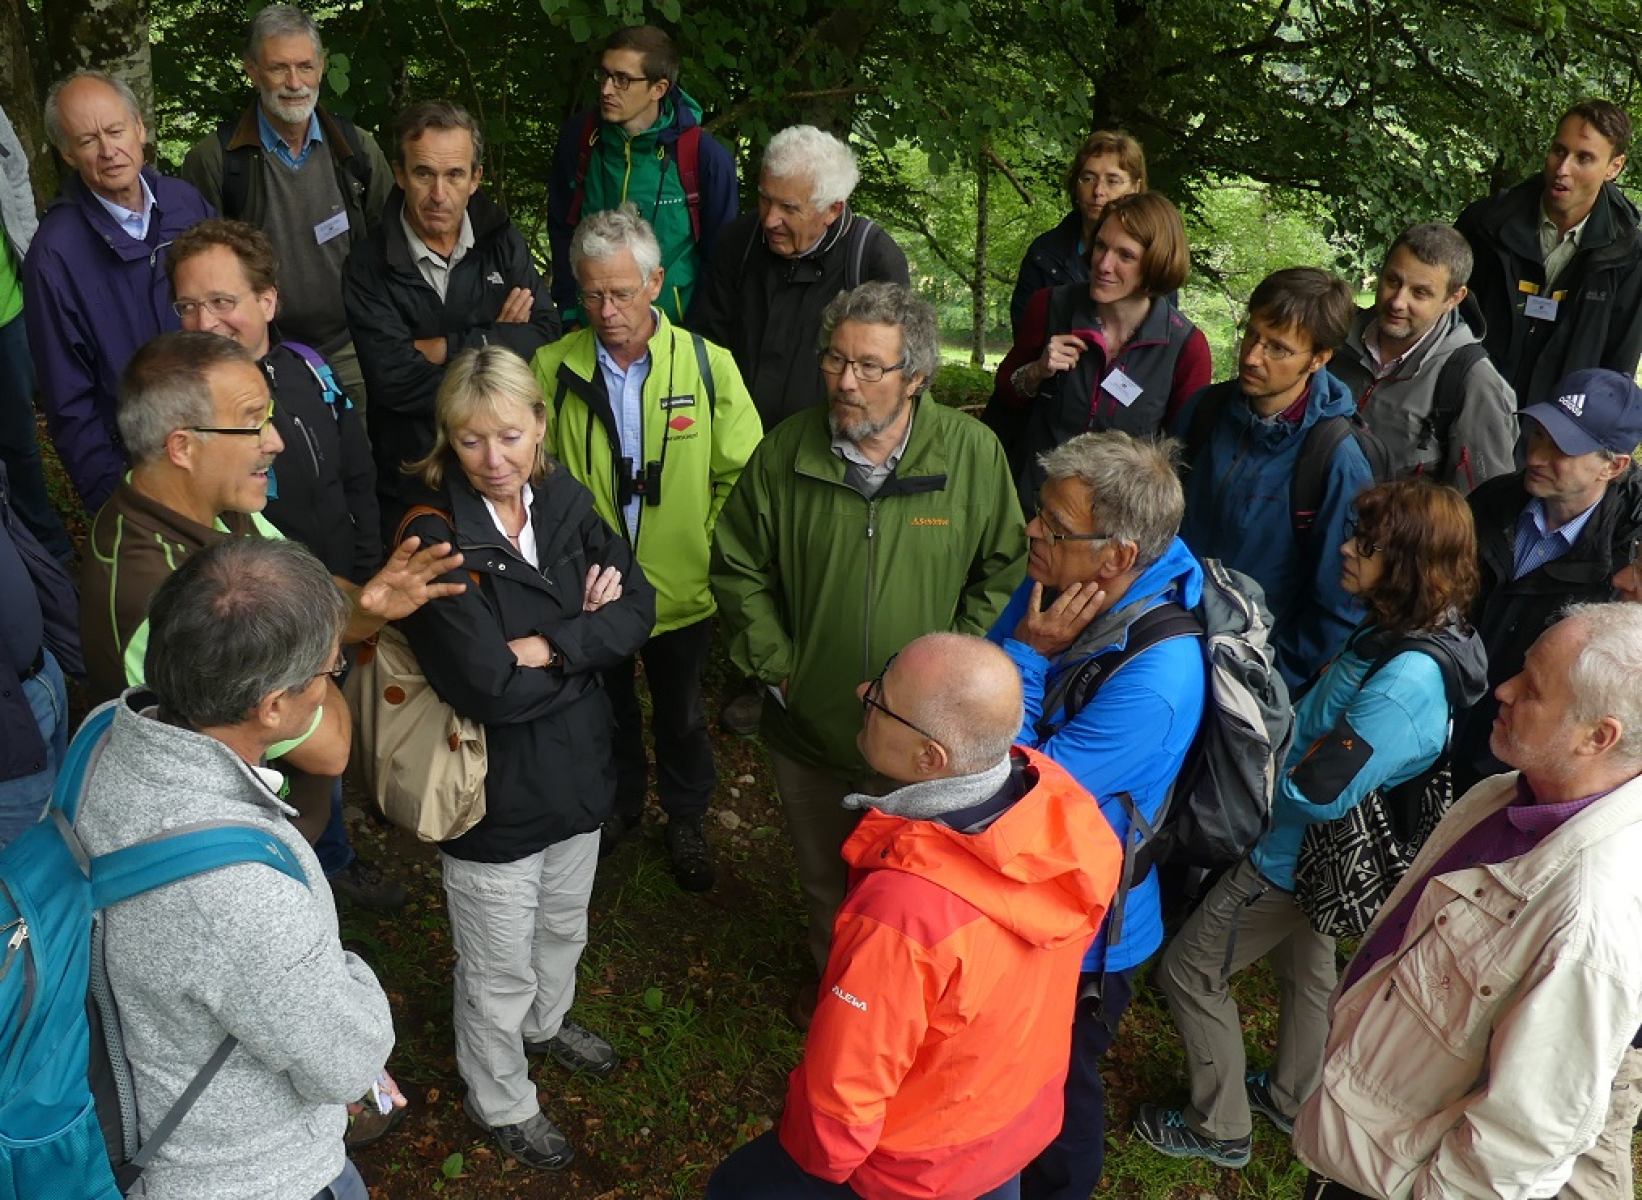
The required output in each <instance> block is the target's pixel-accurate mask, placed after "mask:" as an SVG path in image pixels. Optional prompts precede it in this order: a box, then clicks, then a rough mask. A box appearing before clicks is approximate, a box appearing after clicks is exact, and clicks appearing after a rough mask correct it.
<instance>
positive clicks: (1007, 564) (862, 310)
mask: <svg viewBox="0 0 1642 1200" xmlns="http://www.w3.org/2000/svg"><path fill="white" fill-rule="evenodd" d="M820 345H821V347H822V348H823V349H822V352H821V356H820V366H821V371H822V373H823V375H824V376H825V378H826V383H827V403H826V404H825V405H824V406H816V407H814V408H810V409H806V410H804V411H802V412H799V413H797V414H796V415H794V416H792V417H790V418H788V419H787V420H786V421H784V422H782V423H781V424H780V425H778V426H777V427H776V428H775V429H774V430H773V431H772V432H771V433H770V434H769V436H768V437H766V438H765V439H764V441H763V442H762V443H760V444H759V447H758V449H757V450H755V451H754V452H753V456H752V458H751V459H749V460H748V463H747V468H746V470H745V471H743V472H742V475H741V480H740V482H739V483H738V484H737V485H736V489H735V491H734V492H733V493H731V495H730V500H729V502H728V503H727V504H726V505H725V506H724V513H723V517H722V519H721V520H720V522H719V525H718V535H717V538H716V540H715V542H714V545H713V571H712V582H713V591H714V593H715V594H716V595H717V596H718V603H719V608H720V610H721V611H722V612H723V614H724V626H725V634H726V640H727V642H728V644H729V649H730V657H731V658H732V659H733V660H734V662H735V664H736V666H738V667H740V668H741V669H742V670H744V671H746V672H747V673H748V674H749V675H751V676H753V677H754V678H756V679H757V680H759V681H760V682H761V683H763V684H764V685H766V686H767V688H768V690H769V695H768V697H767V698H766V700H765V703H764V714H763V721H762V725H761V728H760V732H761V733H762V734H763V736H764V739H765V742H766V743H767V744H768V745H769V747H770V754H771V759H772V760H773V763H774V767H775V780H776V788H777V790H778V792H779V793H780V795H781V803H782V807H783V808H784V809H785V810H786V814H787V823H788V828H789V830H790V832H791V834H792V840H793V849H794V853H795V856H796V858H797V861H798V873H799V880H800V883H801V884H802V886H803V890H804V899H805V906H806V909H807V912H808V916H809V926H810V931H809V941H810V950H811V953H812V954H813V955H814V957H815V964H816V969H817V971H820V970H821V969H822V968H823V967H824V966H825V964H826V961H827V950H828V946H829V944H830V941H831V937H832V920H833V916H834V914H835V913H836V912H837V909H838V905H839V903H840V902H841V900H842V899H843V895H844V884H845V870H844V863H843V860H842V859H841V858H840V857H839V848H840V847H841V846H842V845H843V843H844V839H845V838H846V837H847V836H848V835H849V833H850V831H851V830H852V829H853V828H854V826H855V823H856V821H857V819H858V818H859V816H860V813H859V810H854V809H846V808H844V807H843V804H842V801H843V798H844V797H845V796H846V795H848V794H850V793H852V792H862V791H868V792H872V793H874V794H881V793H882V790H883V789H885V788H888V787H892V786H894V785H893V784H891V783H890V782H889V781H888V780H882V779H875V778H874V777H873V776H872V774H871V772H870V771H869V770H868V769H867V767H866V764H865V762H864V761H863V759H862V758H861V754H860V751H859V750H858V749H857V747H856V742H855V736H856V732H857V730H859V728H860V725H861V717H860V712H859V710H858V707H857V698H856V696H857V692H856V689H857V688H858V687H859V686H860V685H861V684H863V683H865V682H866V681H868V680H870V679H872V678H874V677H875V676H877V675H878V673H879V672H880V671H881V670H882V669H883V668H884V664H885V663H886V662H887V661H888V659H889V658H890V657H891V656H892V655H894V654H895V653H896V652H897V651H899V650H900V649H901V647H902V646H905V645H906V644H907V643H908V642H910V641H912V640H913V639H914V638H917V637H920V636H922V635H923V634H926V633H934V632H938V631H946V630H952V631H955V632H958V633H975V634H984V633H985V631H986V630H987V629H988V628H990V627H991V624H992V622H993V621H995V620H996V619H997V617H998V614H999V613H1001V612H1002V611H1003V607H1004V604H1005V602H1006V601H1007V600H1008V599H1009V595H1010V593H1011V592H1012V591H1013V590H1014V588H1015V586H1016V585H1017V584H1018V583H1019V582H1020V581H1021V577H1022V574H1023V571H1024V569H1025V558H1026V538H1025V534H1024V531H1023V526H1022V523H1021V514H1020V505H1019V504H1018V503H1015V502H1013V501H1012V499H1011V494H1012V493H1011V485H1010V482H1009V467H1008V464H1007V463H1006V462H1005V460H1004V454H1003V449H1002V448H1001V447H1000V446H999V444H998V440H997V438H995V437H993V436H992V433H991V431H990V430H988V429H987V428H986V427H985V426H983V425H981V424H980V423H979V422H978V421H975V420H973V419H971V418H970V417H967V416H965V415H963V414H962V413H959V412H956V411H954V410H952V409H948V408H942V407H941V406H940V405H938V404H936V403H934V402H933V401H931V400H928V399H920V396H921V394H922V393H923V391H924V390H925V388H926V387H927V386H928V384H929V381H930V379H931V378H932V377H933V376H934V374H935V370H936V368H937V366H938V365H939V363H940V342H939V337H938V334H937V330H936V322H935V310H934V309H933V308H932V307H931V306H930V305H928V304H927V303H925V302H924V301H922V300H919V299H918V298H917V297H916V296H914V295H913V293H912V292H911V291H910V289H908V288H906V287H903V286H901V285H900V284H894V283H866V284H862V285H861V286H860V287H858V288H856V289H855V290H854V291H847V292H842V293H840V294H839V295H838V296H836V297H835V298H834V299H833V300H832V302H831V303H830V304H828V305H827V308H826V311H825V312H824V313H823V315H822V318H821V336H820ZM812 1006H813V1000H811V1003H810V1004H809V1005H800V1004H796V1003H795V1016H799V1015H801V1016H805V1017H807V1012H800V1011H798V1010H800V1009H803V1008H807V1007H812Z"/></svg>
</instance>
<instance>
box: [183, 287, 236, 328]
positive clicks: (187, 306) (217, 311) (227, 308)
mask: <svg viewBox="0 0 1642 1200" xmlns="http://www.w3.org/2000/svg"><path fill="white" fill-rule="evenodd" d="M244 299H245V297H244V296H230V295H228V294H227V293H226V292H218V293H217V294H216V295H214V296H207V297H206V298H205V299H204V300H173V301H172V302H171V311H172V312H174V313H176V314H177V315H178V316H179V317H181V318H182V319H183V320H184V321H186V320H188V318H189V317H191V316H193V315H194V314H195V313H197V312H199V310H200V309H202V308H203V309H205V311H206V312H208V313H210V314H211V315H212V316H213V317H226V316H227V315H228V314H229V313H231V312H233V311H234V310H235V309H236V308H238V307H239V306H240V302H241V301H243V300H244Z"/></svg>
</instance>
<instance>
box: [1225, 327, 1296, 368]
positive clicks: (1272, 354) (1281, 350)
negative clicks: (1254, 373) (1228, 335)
mask: <svg viewBox="0 0 1642 1200" xmlns="http://www.w3.org/2000/svg"><path fill="white" fill-rule="evenodd" d="M1237 340H1238V341H1239V342H1241V343H1242V344H1243V346H1244V347H1245V348H1247V347H1250V346H1259V347H1260V353H1262V354H1264V355H1265V356H1266V358H1267V359H1268V360H1269V361H1271V362H1282V361H1283V360H1284V359H1285V358H1293V357H1294V356H1295V355H1296V354H1298V353H1300V352H1299V351H1298V350H1296V349H1295V348H1294V347H1293V346H1285V345H1283V343H1282V342H1274V341H1271V340H1269V339H1267V338H1263V337H1261V336H1260V335H1259V334H1257V333H1255V332H1254V328H1253V327H1252V326H1250V325H1247V324H1244V325H1239V326H1238V327H1237Z"/></svg>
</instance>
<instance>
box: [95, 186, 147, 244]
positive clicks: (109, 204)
mask: <svg viewBox="0 0 1642 1200" xmlns="http://www.w3.org/2000/svg"><path fill="white" fill-rule="evenodd" d="M137 183H138V184H139V185H140V186H141V187H142V189H143V198H142V206H143V210H142V212H132V211H131V210H130V209H129V208H127V207H125V205H123V204H116V203H114V201H112V200H110V199H109V198H108V197H106V196H103V195H101V194H100V193H98V192H91V194H92V195H93V196H96V197H97V203H98V204H101V205H102V206H103V208H104V210H106V211H107V213H108V215H109V216H111V217H113V218H114V220H115V221H117V222H119V226H120V228H121V229H123V230H125V231H126V232H127V233H129V234H130V235H131V236H132V237H134V238H136V239H137V240H138V241H139V242H140V241H142V240H143V239H144V238H146V237H147V236H148V218H149V216H150V214H152V213H153V211H154V193H153V192H151V191H150V190H149V188H148V180H146V179H144V178H143V177H142V176H141V175H138V176H137ZM86 190H87V191H90V190H91V189H89V188H88V189H86Z"/></svg>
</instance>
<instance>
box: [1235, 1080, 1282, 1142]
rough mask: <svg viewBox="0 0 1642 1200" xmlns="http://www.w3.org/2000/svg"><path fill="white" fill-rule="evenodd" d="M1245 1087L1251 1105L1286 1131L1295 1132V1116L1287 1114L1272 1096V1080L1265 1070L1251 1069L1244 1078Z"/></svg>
mask: <svg viewBox="0 0 1642 1200" xmlns="http://www.w3.org/2000/svg"><path fill="white" fill-rule="evenodd" d="M1243 1087H1244V1089H1245V1090H1246V1091H1247V1092H1248V1094H1249V1107H1250V1108H1252V1109H1253V1110H1254V1111H1255V1112H1257V1113H1259V1114H1260V1115H1261V1116H1262V1117H1264V1118H1266V1120H1268V1121H1270V1122H1271V1123H1272V1124H1273V1125H1275V1126H1277V1128H1279V1129H1281V1130H1282V1131H1283V1132H1284V1133H1290V1134H1291V1133H1293V1132H1294V1118H1293V1117H1291V1116H1287V1115H1286V1114H1285V1113H1284V1112H1283V1110H1282V1109H1280V1108H1278V1107H1277V1101H1275V1100H1273V1099H1272V1098H1271V1085H1270V1081H1269V1080H1267V1078H1266V1072H1264V1071H1250V1072H1249V1074H1248V1076H1247V1078H1245V1079H1244V1080H1243Z"/></svg>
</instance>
